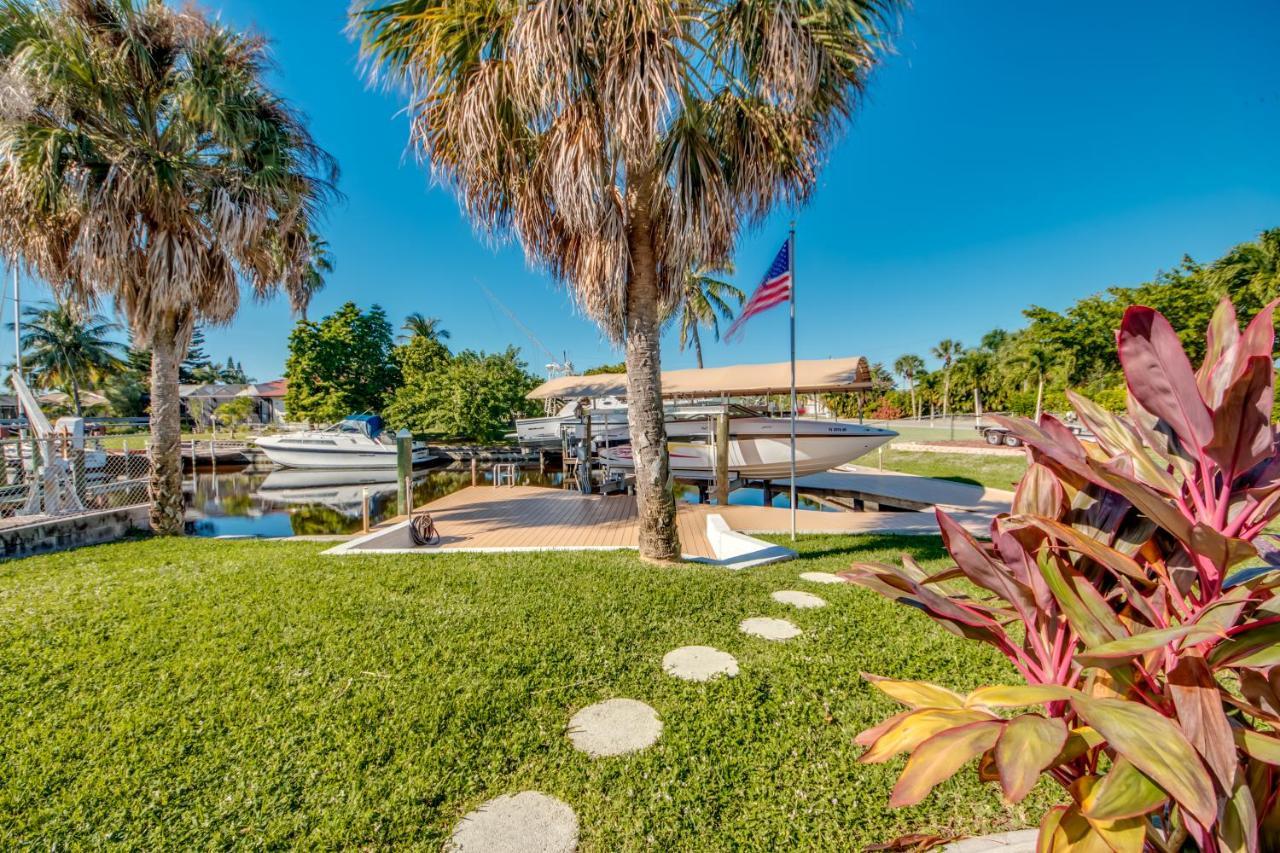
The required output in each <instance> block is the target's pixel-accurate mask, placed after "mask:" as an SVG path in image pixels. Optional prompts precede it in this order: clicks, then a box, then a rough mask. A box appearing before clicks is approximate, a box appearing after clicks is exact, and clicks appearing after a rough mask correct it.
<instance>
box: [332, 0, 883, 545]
mask: <svg viewBox="0 0 1280 853" xmlns="http://www.w3.org/2000/svg"><path fill="white" fill-rule="evenodd" d="M903 5H904V4H903V3H902V2H899V0H828V2H823V3H813V2H805V3H777V2H772V0H732V2H730V0H576V2H568V0H547V2H542V3H512V2H507V3H443V2H436V0H358V2H356V3H355V4H354V8H353V25H354V27H355V29H356V30H357V31H358V32H359V34H360V36H361V39H362V44H361V50H362V53H363V55H364V57H365V58H366V60H368V61H369V63H370V66H371V67H370V73H371V75H372V76H373V77H375V78H377V79H381V80H384V81H387V82H390V83H392V84H393V85H394V84H402V85H403V86H404V87H405V88H406V89H407V90H408V93H407V99H408V103H409V112H410V118H411V121H410V128H411V131H410V132H411V135H412V139H413V142H414V143H415V144H416V145H417V147H418V149H419V151H420V152H421V154H422V155H423V159H424V160H426V161H427V162H428V163H429V164H430V166H431V168H432V169H433V171H435V172H436V173H437V174H439V175H442V176H444V177H445V179H446V181H447V183H448V185H449V186H450V187H451V188H453V189H454V191H455V192H456V193H457V195H458V196H459V197H460V199H461V203H462V207H463V208H464V210H465V211H466V213H467V215H468V216H469V217H470V218H471V220H472V221H473V222H474V223H475V224H476V225H477V226H478V227H480V228H481V229H483V230H484V231H486V232H488V233H489V234H491V235H494V236H504V237H505V236H512V237H514V238H515V239H517V240H519V241H520V242H521V244H522V245H523V247H524V250H525V253H526V255H527V256H528V257H529V258H530V259H531V260H533V261H534V262H535V263H537V264H540V265H542V266H543V267H545V268H546V269H548V270H549V271H550V272H551V273H552V274H553V275H554V276H555V277H556V278H558V279H560V280H562V281H564V282H565V283H566V284H567V285H568V286H569V288H570V289H571V290H572V292H573V293H574V295H575V296H576V298H577V301H578V303H579V304H580V305H581V306H582V308H583V310H584V312H585V313H586V314H587V315H588V316H590V317H591V318H592V319H594V320H595V321H596V322H597V323H598V324H599V325H600V327H601V329H602V330H603V331H604V332H605V334H606V335H607V336H608V337H609V338H610V339H611V340H613V341H615V342H618V343H621V344H624V345H625V349H626V362H627V382H628V385H629V387H630V391H631V393H630V395H629V396H628V403H629V405H630V411H629V418H628V422H629V426H630V432H631V444H632V447H633V448H634V453H635V456H636V466H635V468H636V493H637V504H638V507H639V514H640V531H639V545H640V553H641V555H642V556H643V557H645V558H647V559H658V560H677V559H679V558H680V546H679V541H678V537H677V532H676V524H675V501H674V499H673V498H672V495H671V492H670V490H669V489H668V488H667V480H668V477H669V474H670V463H669V459H668V457H667V440H666V430H665V422H664V411H663V405H662V396H661V370H662V366H661V353H660V344H661V323H662V320H663V319H664V314H665V311H664V307H666V306H670V305H672V304H674V303H676V302H677V301H678V299H679V295H680V293H681V291H682V289H683V287H684V279H685V275H686V273H687V271H688V270H690V269H692V268H694V267H696V266H698V265H701V264H705V265H709V266H710V267H712V268H717V267H721V266H723V265H724V264H726V263H727V262H728V261H729V260H730V258H731V256H732V253H733V248H734V243H735V241H736V239H737V236H738V233H739V231H740V230H741V228H742V227H743V226H744V225H749V224H754V223H759V222H762V221H764V219H765V217H766V216H767V215H768V214H769V212H770V211H771V210H772V209H773V208H774V207H775V206H777V205H778V204H780V203H791V202H796V201H803V200H804V199H805V198H806V197H807V196H808V195H809V193H810V192H812V190H813V188H814V186H815V185H816V182H817V177H818V172H819V167H820V164H821V162H822V159H823V156H824V154H825V153H826V151H827V150H828V148H829V147H830V145H831V143H832V141H833V140H834V139H835V138H836V136H837V134H838V132H839V130H840V128H841V125H842V124H843V122H844V121H845V120H846V119H847V118H848V117H849V116H850V115H851V114H852V113H853V112H854V110H855V109H856V107H857V105H858V102H859V96H860V93H861V91H862V89H863V87H864V85H865V83H866V80H867V77H868V75H869V73H870V72H871V70H872V69H873V68H874V67H875V66H876V65H877V63H878V61H879V59H880V56H881V54H882V52H883V50H884V48H885V43H884V42H885V34H886V30H887V29H888V27H890V26H891V25H892V22H893V21H894V20H895V18H896V15H897V13H898V12H899V11H900V9H901V8H902V7H903Z"/></svg>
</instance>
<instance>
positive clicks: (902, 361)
mask: <svg viewBox="0 0 1280 853" xmlns="http://www.w3.org/2000/svg"><path fill="white" fill-rule="evenodd" d="M923 371H924V359H923V358H921V357H920V356H918V355H913V354H911V353H907V354H906V355H901V356H898V360H897V361H895V362H894V363H893V372H894V373H896V374H898V375H899V376H901V377H902V378H903V379H905V380H907V387H908V388H910V389H911V414H912V415H914V416H915V418H916V420H919V419H920V409H919V407H918V406H917V405H916V377H917V376H918V375H920V373H921V372H923Z"/></svg>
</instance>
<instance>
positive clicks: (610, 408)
mask: <svg viewBox="0 0 1280 853" xmlns="http://www.w3.org/2000/svg"><path fill="white" fill-rule="evenodd" d="M578 405H579V402H578V401H577V400H570V401H569V402H567V403H565V404H564V406H562V407H561V409H560V411H558V412H556V413H555V414H554V415H547V416H546V417H541V418H517V419H516V432H515V439H516V441H518V442H519V443H520V446H521V447H524V448H526V449H531V450H537V449H539V448H554V449H557V450H558V449H560V446H561V444H560V443H561V441H562V440H563V439H562V438H561V436H562V435H564V434H566V433H567V434H568V435H569V437H571V438H574V439H578V440H581V439H582V436H583V433H584V432H585V430H584V429H583V422H582V418H581V417H580V416H579V410H578ZM589 411H590V413H591V434H592V436H600V435H604V434H605V433H616V432H619V431H620V432H622V433H626V431H627V404H626V403H624V402H623V401H622V400H620V399H619V398H617V397H600V398H598V399H594V400H591V401H590V408H589Z"/></svg>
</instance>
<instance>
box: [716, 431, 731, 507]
mask: <svg viewBox="0 0 1280 853" xmlns="http://www.w3.org/2000/svg"><path fill="white" fill-rule="evenodd" d="M716 503H718V504H719V505H720V506H728V505H729V413H728V412H721V413H720V414H719V415H717V416H716Z"/></svg>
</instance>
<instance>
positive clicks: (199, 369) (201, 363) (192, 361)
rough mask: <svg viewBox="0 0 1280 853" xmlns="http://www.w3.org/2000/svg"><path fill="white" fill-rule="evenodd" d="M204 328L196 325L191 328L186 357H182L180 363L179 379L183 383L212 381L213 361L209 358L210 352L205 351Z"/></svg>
mask: <svg viewBox="0 0 1280 853" xmlns="http://www.w3.org/2000/svg"><path fill="white" fill-rule="evenodd" d="M204 343H205V341H204V329H201V328H200V327H199V326H196V327H195V328H194V329H192V330H191V343H189V344H187V354H186V357H184V358H183V359H182V363H181V364H179V365H178V381H179V382H181V383H183V384H188V383H192V382H210V381H215V382H216V381H217V380H210V379H208V378H199V377H207V376H208V375H209V369H210V368H212V367H213V362H212V361H210V360H209V354H208V353H206V352H205V351H204Z"/></svg>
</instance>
